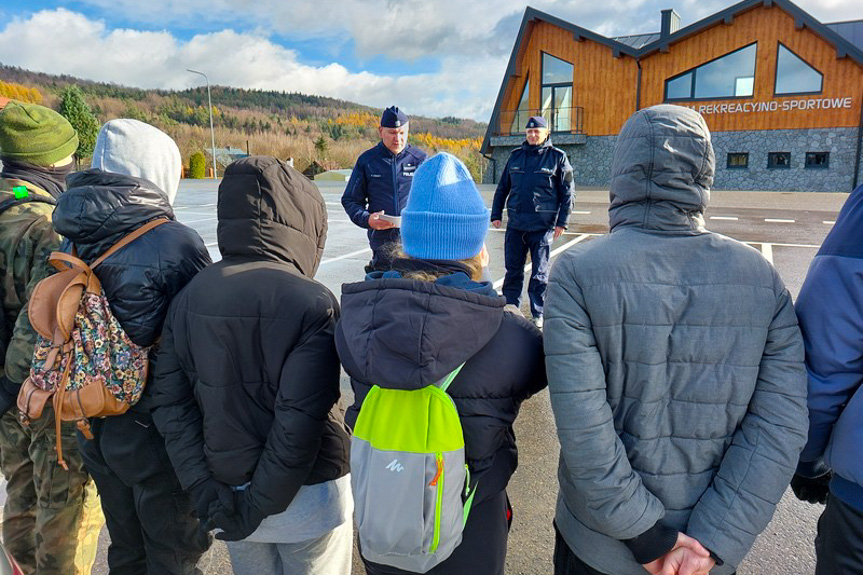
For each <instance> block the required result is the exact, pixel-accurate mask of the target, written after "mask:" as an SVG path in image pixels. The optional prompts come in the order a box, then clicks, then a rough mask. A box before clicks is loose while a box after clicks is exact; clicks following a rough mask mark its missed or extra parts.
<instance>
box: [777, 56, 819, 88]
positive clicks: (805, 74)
mask: <svg viewBox="0 0 863 575" xmlns="http://www.w3.org/2000/svg"><path fill="white" fill-rule="evenodd" d="M823 80H824V76H823V75H822V74H821V72H819V71H818V70H816V69H815V68H813V67H812V66H810V65H809V64H807V63H806V62H804V61H803V59H802V58H801V57H800V56H798V55H797V54H795V53H794V52H792V51H791V50H789V49H788V48H786V47H785V46H783V45H782V44H779V51H778V53H777V55H776V88H775V92H776V95H777V96H779V95H783V94H784V95H788V94H812V93H818V92H820V91H821V84H822V82H823Z"/></svg>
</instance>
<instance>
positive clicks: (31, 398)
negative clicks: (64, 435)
mask: <svg viewBox="0 0 863 575" xmlns="http://www.w3.org/2000/svg"><path fill="white" fill-rule="evenodd" d="M167 222H168V220H166V219H157V220H153V221H151V222H149V223H147V224H145V225H143V226H141V227H140V228H138V229H137V230H135V231H134V232H132V233H130V234H128V235H127V236H125V237H123V239H121V240H120V241H119V242H117V243H116V244H114V245H113V246H111V248H110V249H109V250H108V251H106V252H105V253H104V254H102V256H101V257H99V259H97V260H96V261H94V262H93V263H92V265H89V266H88V265H87V264H86V263H85V262H84V261H82V260H80V259H78V258H77V257H75V256H74V255H70V254H66V253H63V252H53V253H52V254H51V256H50V258H49V262H50V263H51V265H53V266H54V267H56V268H57V269H58V270H59V272H58V273H56V274H54V275H52V276H50V277H47V278H45V279H43V280H42V281H40V282H39V283H38V284H36V287H35V288H34V289H33V294H32V296H31V297H30V302H29V304H28V306H27V313H28V315H29V318H30V323H31V324H32V325H33V328H34V329H35V330H36V334H37V335H36V346H35V348H34V350H33V362H32V364H31V367H30V377H28V378H27V379H26V381H24V384H23V385H22V386H21V391H20V392H19V394H18V411H19V417H20V419H21V422H22V423H23V424H25V425H28V424H29V423H30V422H31V421H32V420H34V419H38V418H39V417H42V412H43V410H44V408H45V406H46V405H47V404H48V402H49V401H50V402H51V403H52V405H53V408H54V414H55V417H54V420H55V425H56V430H57V459H58V463H59V464H60V465H62V466H63V467H64V468H66V462H65V461H64V459H63V450H62V445H61V441H60V423H61V421H75V422H76V425H77V427H78V429H79V430H80V431H81V433H82V434H83V435H84V436H85V437H87V438H88V439H92V438H93V435H92V433H91V432H90V420H89V418H91V417H104V416H109V415H119V414H121V413H125V412H126V411H127V410H128V409H129V408H130V407H131V406H133V405H135V403H137V401H138V400H139V399H140V398H141V394H142V393H143V391H144V384H145V383H146V381H147V366H148V365H149V361H148V354H149V352H150V348H149V347H141V346H139V345H136V344H135V343H134V342H132V340H131V339H129V336H128V335H126V332H125V331H123V328H122V327H121V326H120V322H118V321H117V318H115V317H114V315H113V314H112V313H111V307H110V305H109V303H108V299H107V298H106V297H105V292H104V290H103V289H102V284H101V283H100V282H99V278H98V277H96V274H95V273H93V270H94V268H96V266H98V265H99V264H100V263H102V262H103V261H104V260H105V259H106V258H107V257H108V256H110V255H111V254H113V253H115V252H117V251H118V250H120V249H122V248H124V247H125V246H126V245H128V244H130V243H131V242H133V241H135V240H136V239H138V238H139V237H140V236H142V235H143V234H145V233H147V232H149V231H150V230H152V229H153V228H155V227H157V226H160V225H162V224H165V223H167ZM73 253H74V250H73Z"/></svg>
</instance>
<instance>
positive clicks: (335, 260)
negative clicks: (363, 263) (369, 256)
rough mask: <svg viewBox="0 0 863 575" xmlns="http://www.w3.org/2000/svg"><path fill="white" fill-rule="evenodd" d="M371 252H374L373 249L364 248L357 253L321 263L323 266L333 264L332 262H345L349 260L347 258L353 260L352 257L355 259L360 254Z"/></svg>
mask: <svg viewBox="0 0 863 575" xmlns="http://www.w3.org/2000/svg"><path fill="white" fill-rule="evenodd" d="M371 251H372V249H371V248H363V249H361V250H357V251H355V252H351V253H349V254H343V255H340V256H336V257H334V258H330V259H328V260H324V261H322V262H321V265H324V264H329V263H332V262H337V261H339V260H344V259H347V258H352V257H354V256H358V255H360V254H364V253H366V252H371Z"/></svg>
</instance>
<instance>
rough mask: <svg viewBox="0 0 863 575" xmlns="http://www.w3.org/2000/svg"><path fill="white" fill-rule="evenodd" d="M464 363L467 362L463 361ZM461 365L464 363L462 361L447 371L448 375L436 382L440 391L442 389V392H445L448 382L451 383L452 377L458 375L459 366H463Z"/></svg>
mask: <svg viewBox="0 0 863 575" xmlns="http://www.w3.org/2000/svg"><path fill="white" fill-rule="evenodd" d="M465 363H467V362H465ZM463 367H464V363H463V364H461V365H460V366H458V367H457V368H455V369H454V370H452V371H451V372H450V373H449V375H448V376H446V377H445V378H443V379H442V380H441V381H440V382H439V383H438V384H437V386H438V387H439V388H440V390H441V391H443V392H444V393H446V390H447V389H449V386H450V384H452V382H453V380H454V379H455V378H456V376H457V375H458V372H460V371H461V368H463Z"/></svg>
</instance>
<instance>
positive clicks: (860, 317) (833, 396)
mask: <svg viewBox="0 0 863 575" xmlns="http://www.w3.org/2000/svg"><path fill="white" fill-rule="evenodd" d="M861 293H863V260H861V259H857V258H846V257H839V256H832V255H822V256H817V257H816V258H815V259H814V260H813V261H812V265H811V267H810V268H809V273H808V274H807V276H806V280H805V281H804V282H803V287H802V288H801V289H800V296H799V297H798V299H797V305H796V310H797V317H798V318H799V320H800V327H801V328H802V330H803V344H804V345H805V347H806V371H807V375H808V377H809V382H808V386H809V438H808V441H807V443H806V447H805V448H804V449H803V453H802V454H801V455H800V461H801V463H805V462H817V461H820V460H821V458H822V457H823V456H824V451H825V449H826V447H827V443H828V441H829V440H830V435H831V433H832V431H833V426H834V424H835V423H836V421H837V420H838V419H839V416H840V415H841V413H842V408H843V407H844V406H845V404H846V403H847V402H848V401H849V399H850V398H851V396H852V395H854V392H855V391H856V390H857V389H858V388H859V387H860V383H861V380H863V347H861V345H860V341H861V340H863V298H861V297H860V294H861Z"/></svg>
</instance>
